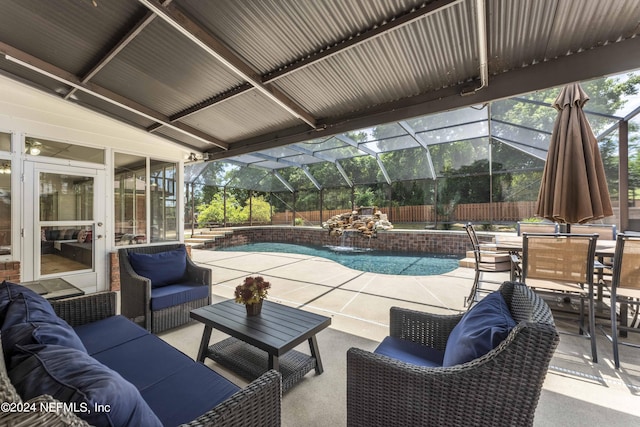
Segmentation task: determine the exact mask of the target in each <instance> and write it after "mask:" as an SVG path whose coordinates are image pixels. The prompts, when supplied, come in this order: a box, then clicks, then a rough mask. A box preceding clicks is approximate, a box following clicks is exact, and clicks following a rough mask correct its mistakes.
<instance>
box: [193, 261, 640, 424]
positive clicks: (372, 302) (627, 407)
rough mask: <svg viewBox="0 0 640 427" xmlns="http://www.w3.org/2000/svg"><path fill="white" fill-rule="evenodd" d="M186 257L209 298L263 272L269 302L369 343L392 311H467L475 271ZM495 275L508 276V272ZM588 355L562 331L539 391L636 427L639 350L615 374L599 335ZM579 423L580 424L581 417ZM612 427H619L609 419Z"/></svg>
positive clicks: (384, 329)
mask: <svg viewBox="0 0 640 427" xmlns="http://www.w3.org/2000/svg"><path fill="white" fill-rule="evenodd" d="M192 258H193V259H194V261H195V262H197V263H198V264H201V265H203V266H206V267H209V268H210V269H211V270H212V273H213V283H214V286H213V295H214V299H222V298H224V299H226V298H233V290H234V288H235V287H236V286H237V285H239V284H240V283H241V282H242V280H243V279H244V277H246V276H249V275H262V276H263V277H265V278H266V279H267V280H268V281H270V282H271V285H272V288H271V290H270V291H269V299H270V300H271V301H275V302H279V303H283V304H286V305H290V306H293V307H299V308H304V309H305V310H309V311H312V312H316V313H319V314H323V315H325V316H330V317H331V318H332V323H331V328H333V329H337V330H340V331H343V332H347V333H350V334H354V335H357V336H361V337H364V338H368V339H371V340H374V341H380V340H381V339H382V338H383V337H385V336H386V335H388V330H389V326H388V325H389V308H390V307H391V306H402V307H408V308H412V309H417V310H423V311H430V312H434V313H442V314H446V313H456V312H460V311H463V310H465V308H464V307H463V301H464V298H465V296H467V294H468V292H469V290H470V289H471V285H472V283H473V274H474V271H473V269H470V268H458V269H456V270H454V271H452V272H450V273H447V274H444V275H439V276H392V275H384V274H375V273H364V272H361V271H355V270H351V269H349V268H347V267H344V266H342V265H340V264H337V263H334V262H332V261H329V260H326V259H324V258H319V257H310V256H306V255H296V254H280V253H278V254H274V253H247V252H217V251H207V250H198V249H193V250H192ZM493 275H496V276H498V277H499V279H500V280H507V279H508V273H498V274H496V273H493ZM499 275H503V277H501V276H499ZM557 323H558V329H559V330H561V331H562V330H564V331H571V332H573V331H574V329H575V328H574V325H573V324H570V323H568V324H566V323H565V324H563V323H562V322H560V321H558V322H557ZM603 326H606V328H605V330H606V329H608V325H606V324H605V325H603ZM631 338H632V339H633V340H635V341H636V342H638V343H640V334H631ZM590 354H591V353H590V347H589V341H588V340H586V339H584V338H582V337H575V336H571V335H567V334H564V333H561V336H560V345H559V346H558V349H557V350H556V353H555V355H554V357H553V359H552V361H551V366H550V369H549V375H547V379H546V381H545V386H544V389H545V390H547V391H549V392H551V394H548V395H562V396H567V398H569V397H570V399H578V400H580V401H583V402H587V403H589V404H590V405H588V408H589V409H593V411H596V412H597V411H603V410H606V411H608V412H611V413H612V414H615V413H616V412H621V413H625V414H629V415H632V416H634V417H638V421H639V423H638V424H639V425H640V350H638V349H634V348H630V347H621V360H622V364H623V369H622V370H621V371H616V370H614V369H613V358H612V350H611V344H610V343H609V341H607V340H606V338H605V337H604V334H603V333H602V332H601V331H599V332H598V355H599V358H600V363H595V364H594V363H591V360H590ZM591 404H592V405H591ZM581 410H584V407H582V409H581ZM599 415H600V417H602V413H601V414H599ZM566 416H567V420H566V421H567V425H571V424H572V423H571V422H569V421H571V416H572V415H571V408H567V414H566ZM587 418H588V416H587ZM606 418H608V416H607V417H606ZM580 419H583V420H584V419H586V418H585V417H584V414H582V415H581V416H580ZM574 425H575V424H574ZM610 425H619V424H617V423H616V421H615V420H612V422H611V424H610Z"/></svg>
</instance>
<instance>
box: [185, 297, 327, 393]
mask: <svg viewBox="0 0 640 427" xmlns="http://www.w3.org/2000/svg"><path fill="white" fill-rule="evenodd" d="M191 318H192V319H195V320H197V321H199V322H201V323H204V325H205V328H204V333H203V334H202V341H201V342H200V349H199V350H198V360H199V361H200V362H204V359H205V357H209V358H210V359H212V360H214V361H216V362H217V363H219V364H221V365H222V366H224V367H226V368H228V369H230V370H232V371H233V372H235V373H237V374H238V375H240V376H242V377H244V378H246V379H248V380H249V381H251V380H253V379H255V378H257V377H259V376H260V375H261V374H263V373H264V372H266V371H267V370H269V369H275V370H277V371H280V373H281V374H282V389H283V391H286V390H288V389H289V388H290V387H291V386H293V385H294V384H295V383H296V382H297V381H299V380H300V379H301V378H302V377H304V376H305V375H306V374H307V373H308V372H310V371H311V370H312V369H315V371H316V374H318V375H319V374H321V373H322V371H323V367H322V361H321V359H320V352H319V350H318V342H317V341H316V334H317V333H318V332H320V331H321V330H323V329H324V328H326V327H327V326H329V325H330V324H331V319H330V318H329V317H325V316H320V315H318V314H314V313H310V312H308V311H304V310H300V309H297V308H293V307H287V306H285V305H282V304H277V303H274V302H271V301H267V300H265V301H263V303H262V313H261V314H260V315H258V316H247V313H246V310H245V307H244V305H242V304H237V303H236V302H234V301H233V300H228V301H224V302H221V303H218V304H213V305H209V306H206V307H202V308H198V309H195V310H192V311H191ZM214 328H215V329H217V330H219V331H222V332H224V333H226V334H229V335H230V337H229V338H226V339H224V340H222V341H220V342H218V343H215V344H213V345H209V339H210V338H211V331H212V330H213V329H214ZM304 341H308V342H309V349H310V352H311V355H308V354H305V353H302V352H299V351H296V350H293V348H294V347H296V346H298V345H299V344H302V343H303V342H304Z"/></svg>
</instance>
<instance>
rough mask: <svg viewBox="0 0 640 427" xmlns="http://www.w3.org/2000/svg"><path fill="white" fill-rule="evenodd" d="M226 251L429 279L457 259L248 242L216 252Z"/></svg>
mask: <svg viewBox="0 0 640 427" xmlns="http://www.w3.org/2000/svg"><path fill="white" fill-rule="evenodd" d="M218 250H219V251H228V252H277V253H293V254H302V255H310V256H317V257H322V258H327V259H330V260H332V261H335V262H337V263H340V264H342V265H344V266H346V267H349V268H352V269H354V270H359V271H368V272H371V273H381V274H399V275H405V276H432V275H436V274H444V273H448V272H450V271H453V270H454V269H456V268H457V267H458V260H459V259H460V257H457V256H454V255H442V254H424V253H413V252H387V251H375V250H353V249H351V248H341V247H332V246H327V247H318V246H303V245H293V244H290V243H272V242H267V243H250V244H247V245H240V246H233V247H228V248H221V249H218Z"/></svg>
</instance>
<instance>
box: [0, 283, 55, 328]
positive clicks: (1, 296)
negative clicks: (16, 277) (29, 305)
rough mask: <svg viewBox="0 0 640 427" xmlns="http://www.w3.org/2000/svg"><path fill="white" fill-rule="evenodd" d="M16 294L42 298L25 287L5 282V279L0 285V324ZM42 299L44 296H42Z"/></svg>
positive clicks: (2, 322)
mask: <svg viewBox="0 0 640 427" xmlns="http://www.w3.org/2000/svg"><path fill="white" fill-rule="evenodd" d="M18 295H30V296H32V297H34V298H42V297H41V296H40V295H38V294H37V293H35V292H34V291H32V290H31V289H28V288H25V287H24V286H22V285H19V284H17V283H12V282H7V281H6V280H5V281H3V282H2V284H1V285H0V324H4V318H5V316H6V314H7V308H8V307H9V303H10V302H11V301H13V300H14V298H16V297H17V296H18ZM42 299H44V298H42Z"/></svg>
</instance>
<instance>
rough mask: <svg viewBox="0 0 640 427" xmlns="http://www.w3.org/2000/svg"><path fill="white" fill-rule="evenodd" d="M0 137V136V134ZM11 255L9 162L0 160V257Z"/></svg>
mask: <svg viewBox="0 0 640 427" xmlns="http://www.w3.org/2000/svg"><path fill="white" fill-rule="evenodd" d="M0 135H1V134H0ZM10 254H11V161H10V160H3V159H2V158H0V256H2V255H10Z"/></svg>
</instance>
